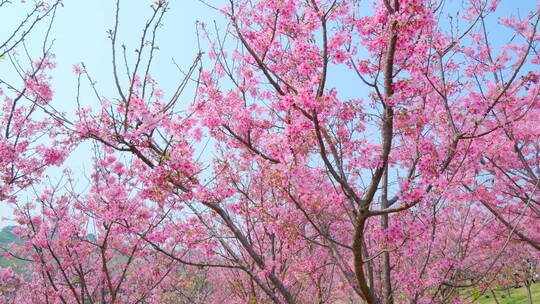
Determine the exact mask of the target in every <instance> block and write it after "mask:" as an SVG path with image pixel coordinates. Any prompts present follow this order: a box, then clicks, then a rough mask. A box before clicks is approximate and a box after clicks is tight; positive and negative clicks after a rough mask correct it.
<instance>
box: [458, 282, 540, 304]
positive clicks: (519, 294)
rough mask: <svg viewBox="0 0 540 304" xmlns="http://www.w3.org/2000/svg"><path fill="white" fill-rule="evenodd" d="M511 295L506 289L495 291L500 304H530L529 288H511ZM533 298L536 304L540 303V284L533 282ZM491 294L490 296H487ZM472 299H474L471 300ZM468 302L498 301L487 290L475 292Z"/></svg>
mask: <svg viewBox="0 0 540 304" xmlns="http://www.w3.org/2000/svg"><path fill="white" fill-rule="evenodd" d="M509 292H510V296H508V292H507V291H506V290H498V291H495V295H496V296H497V300H498V301H499V304H528V303H529V299H528V297H527V288H526V287H525V286H522V287H521V288H510V289H509ZM531 294H532V300H533V303H534V304H540V284H538V283H537V284H532V286H531ZM486 296H489V298H486ZM472 299H476V300H473V301H472V302H471V300H472ZM466 302H467V303H474V304H496V303H497V302H496V301H495V299H494V298H493V294H492V293H491V291H485V292H483V293H475V294H473V295H472V296H471V297H470V298H469V299H467V301H466Z"/></svg>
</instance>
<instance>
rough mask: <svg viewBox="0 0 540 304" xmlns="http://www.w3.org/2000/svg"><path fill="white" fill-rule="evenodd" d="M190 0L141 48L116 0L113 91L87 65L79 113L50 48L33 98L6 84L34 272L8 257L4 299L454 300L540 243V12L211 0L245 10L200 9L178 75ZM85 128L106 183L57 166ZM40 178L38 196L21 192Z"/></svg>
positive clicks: (499, 276)
mask: <svg viewBox="0 0 540 304" xmlns="http://www.w3.org/2000/svg"><path fill="white" fill-rule="evenodd" d="M171 5H173V4H172V3H168V2H167V1H156V2H154V3H153V4H151V9H150V10H149V18H148V19H147V20H146V22H145V23H143V28H142V34H141V39H140V40H139V42H138V43H137V46H136V48H135V55H134V56H130V55H128V54H127V51H126V50H127V47H126V46H125V44H123V42H121V41H120V39H121V38H120V37H121V36H120V33H121V27H120V26H119V24H120V23H121V22H122V15H121V13H120V8H121V4H120V1H117V2H116V18H115V20H112V23H113V27H112V29H111V30H110V31H109V33H108V34H109V38H110V42H111V50H112V54H111V56H112V62H111V65H112V75H111V80H112V82H113V83H114V87H115V92H101V91H100V89H99V88H98V87H97V86H96V85H95V81H94V79H93V76H92V75H91V73H90V72H89V71H88V69H87V67H86V66H85V65H84V64H81V65H76V66H74V72H75V75H76V77H77V80H78V82H77V84H78V85H77V88H78V89H77V100H76V101H74V102H76V103H77V109H78V110H77V111H76V112H75V113H63V111H62V109H60V108H58V107H57V106H54V105H53V104H52V102H51V97H52V95H51V93H52V92H51V91H50V86H49V79H48V78H47V74H46V73H45V72H46V71H47V69H50V68H53V67H54V64H53V63H52V58H51V56H50V55H49V54H50V53H48V51H47V52H44V56H42V57H43V58H42V59H41V60H40V61H38V62H37V63H35V62H34V63H33V67H34V69H37V70H38V72H34V74H32V73H31V72H28V73H27V74H23V75H25V76H24V78H23V79H24V80H25V81H24V89H22V91H19V95H17V96H26V97H27V100H28V102H29V103H28V106H27V107H23V106H22V105H21V104H19V103H18V99H16V98H15V99H10V98H6V99H5V103H6V105H7V106H6V107H4V108H3V110H2V115H4V116H2V117H5V120H4V121H6V122H7V123H5V124H2V128H4V129H2V130H3V131H2V133H5V134H6V135H5V136H4V137H2V140H3V142H5V144H3V146H2V147H6V148H2V150H1V151H6V152H2V153H4V154H5V155H8V153H9V155H10V158H3V159H7V162H6V164H7V165H4V163H2V165H3V166H2V169H0V170H4V171H0V172H3V173H2V174H3V175H2V193H3V196H4V199H6V198H9V200H11V201H13V202H14V204H13V205H14V214H15V217H16V219H17V220H18V222H19V224H20V227H18V229H17V230H16V232H17V234H18V235H19V237H20V238H21V239H22V240H23V243H22V244H20V245H18V244H14V245H13V246H12V247H11V248H5V251H6V254H7V255H8V256H10V257H11V258H16V259H20V260H24V261H26V263H28V269H29V271H28V272H27V273H23V274H16V273H14V272H12V271H10V270H2V272H0V276H4V277H7V278H8V280H7V281H9V282H10V283H8V284H6V285H5V286H3V285H0V287H1V288H2V289H0V291H2V290H6V292H4V294H2V295H0V296H2V297H3V298H1V299H2V301H5V302H6V301H7V303H9V301H12V302H13V301H16V302H17V303H36V302H37V303H41V302H43V303H81V304H82V303H289V304H291V303H336V302H337V303H450V302H460V301H463V300H467V299H464V297H463V292H462V290H463V289H466V288H480V289H482V290H488V289H490V288H493V287H495V286H497V284H501V283H500V282H502V281H504V280H505V279H507V277H505V276H504V275H503V274H508V273H510V272H512V271H513V270H514V269H518V268H519V267H521V266H520V265H521V263H523V261H524V260H527V259H530V260H533V259H537V258H538V257H540V256H539V250H538V249H539V248H538V246H539V245H538V244H539V241H540V240H539V239H538V237H537V236H538V232H539V229H540V225H539V224H538V219H539V218H538V215H539V212H538V210H539V209H538V192H537V188H538V186H539V185H538V174H539V172H538V155H537V152H538V140H539V137H538V136H539V135H540V133H539V132H538V131H539V130H538V124H536V123H535V122H536V121H537V117H538V115H537V114H538V111H539V109H540V105H539V96H538V93H539V90H540V88H539V87H538V85H537V84H538V77H539V75H538V64H539V63H540V61H539V60H538V53H537V47H538V42H539V40H540V35H539V34H538V33H537V26H538V22H539V18H540V14H539V12H538V7H537V6H536V7H535V6H531V7H530V8H529V9H530V11H528V12H526V13H525V14H523V12H521V15H520V16H521V17H517V16H512V15H503V14H507V13H508V12H505V11H501V9H500V8H499V7H498V5H499V3H498V1H484V0H470V1H465V2H464V3H463V5H462V7H459V5H457V4H452V3H448V2H445V1H420V0H392V1H390V0H381V1H374V2H373V3H369V2H364V1H355V0H347V1H345V0H341V1H338V0H308V1H297V0H265V1H259V0H249V1H247V0H230V1H229V2H228V3H224V4H223V3H222V4H220V5H219V6H214V4H212V3H207V5H208V7H209V8H215V9H216V10H217V11H219V13H220V14H222V16H223V18H225V19H226V21H227V25H226V26H225V27H223V28H219V27H218V26H216V28H215V29H211V27H210V26H209V25H208V24H207V23H199V24H198V27H197V29H198V34H199V38H200V45H201V46H199V49H198V50H195V51H194V61H193V64H192V65H191V66H189V67H188V68H187V69H186V71H185V72H184V74H183V75H182V76H181V77H179V78H178V83H177V86H176V88H175V89H173V90H171V91H164V90H163V89H162V88H160V86H159V83H158V82H157V81H156V80H155V78H154V77H153V76H152V75H154V73H155V72H154V68H153V63H154V62H155V61H154V57H155V56H157V54H158V50H159V47H158V43H157V41H158V36H159V30H160V28H161V26H162V25H163V20H164V19H163V18H164V16H165V15H166V14H167V12H168V10H169V8H170V6H171ZM46 7H47V8H48V9H49V10H48V11H47V10H45V11H43V12H44V13H46V12H54V9H55V8H54V9H53V8H52V6H46ZM508 14H511V12H510V13H508ZM496 18H499V19H496ZM216 24H217V23H216ZM492 31H500V32H501V33H505V35H504V36H506V37H507V38H508V41H504V44H503V42H500V41H499V40H497V42H495V39H494V37H492V36H490V35H491V33H492ZM498 39H501V38H498ZM204 41H208V42H209V43H208V46H207V49H208V51H207V53H208V56H207V57H208V58H206V56H203V50H204V48H206V47H205V43H204ZM44 49H45V48H44ZM197 51H198V52H197ZM36 66H37V67H36ZM82 84H86V86H83V85H82ZM189 85H192V86H193V87H194V88H195V92H194V93H193V96H188V97H189V98H190V101H191V98H193V99H192V100H193V101H192V102H190V104H189V105H187V104H183V103H182V102H181V101H182V100H184V98H181V96H186V94H189V92H188V91H186V88H187V87H189ZM85 90H86V91H85ZM87 93H89V94H92V95H93V96H95V105H85V104H81V103H80V102H79V100H80V98H79V97H80V95H81V94H87ZM89 94H88V95H89ZM20 99H21V100H22V97H20ZM16 108H17V109H18V108H20V109H21V110H19V111H17V110H14V109H16ZM57 108H58V109H57ZM34 109H36V110H37V109H42V110H43V111H44V113H45V114H47V116H48V117H47V119H43V120H41V119H40V118H39V117H40V116H39V115H37V114H36V113H35V112H34ZM10 116H13V117H15V118H10ZM10 121H14V123H13V125H17V126H22V127H20V128H19V129H14V127H13V128H12V127H10V125H11V124H12V123H11V122H10ZM14 132H15V133H14ZM42 132H45V133H47V134H51V135H52V138H51V139H47V140H45V141H44V142H45V143H44V144H43V145H42V144H41V142H40V141H35V142H31V141H32V139H36V138H37V137H38V135H39V134H41V133H42ZM10 134H17V135H10ZM19 134H20V135H19ZM12 137H13V139H10V138H12ZM18 138H21V139H26V140H27V142H28V143H27V144H25V145H23V147H22V148H20V149H22V150H20V151H19V150H17V151H15V150H16V149H15V148H14V147H18V145H20V144H19V142H20V140H19V139H18ZM55 140H56V142H55ZM87 143H90V144H92V147H93V151H94V157H93V166H94V167H93V170H92V173H91V175H90V176H89V177H88V187H87V189H85V190H82V191H81V190H78V189H76V187H75V186H73V185H74V184H75V183H76V182H77V181H78V180H81V179H82V178H81V177H80V176H77V174H74V173H71V172H70V170H65V175H64V177H62V178H59V181H58V182H56V183H55V182H50V183H45V182H44V181H43V180H41V181H40V179H39V176H40V174H41V173H42V172H43V170H44V168H45V167H46V166H49V165H60V164H61V163H62V161H63V160H64V158H65V157H66V156H67V155H68V154H69V151H71V148H72V147H74V146H76V145H84V144H87ZM47 144H49V145H47ZM51 144H52V145H51ZM59 144H62V145H59ZM52 146H54V147H55V148H51V147H52ZM58 146H61V148H58ZM10 149H11V150H10ZM13 151H15V152H16V153H15V152H13ZM28 151H30V152H28ZM32 152H34V154H32ZM17 153H18V154H17ZM25 153H26V154H25ZM4 154H3V155H4ZM26 155H37V156H36V158H35V159H34V158H26V159H25V160H24V161H23V157H26ZM2 161H4V160H2ZM4 162H5V161H4ZM28 162H30V163H28ZM68 169H69V168H68ZM13 172H20V173H13ZM38 184H39V185H40V186H41V187H42V188H43V189H36V190H35V193H36V199H35V200H33V201H29V202H27V201H24V202H23V201H22V200H20V199H18V198H17V196H16V195H14V194H13V193H15V192H16V191H17V190H18V189H23V188H27V186H29V185H38ZM524 245H526V246H524ZM13 290H16V291H17V292H16V293H14V292H13Z"/></svg>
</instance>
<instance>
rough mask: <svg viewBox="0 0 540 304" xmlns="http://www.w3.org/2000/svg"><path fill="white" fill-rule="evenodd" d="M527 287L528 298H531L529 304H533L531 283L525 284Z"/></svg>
mask: <svg viewBox="0 0 540 304" xmlns="http://www.w3.org/2000/svg"><path fill="white" fill-rule="evenodd" d="M525 287H527V296H528V298H529V304H533V300H532V294H531V282H530V281H527V282H525Z"/></svg>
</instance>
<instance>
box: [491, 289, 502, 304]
mask: <svg viewBox="0 0 540 304" xmlns="http://www.w3.org/2000/svg"><path fill="white" fill-rule="evenodd" d="M491 294H492V295H493V299H494V300H495V303H497V304H500V303H499V300H497V295H495V291H493V289H492V290H491Z"/></svg>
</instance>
